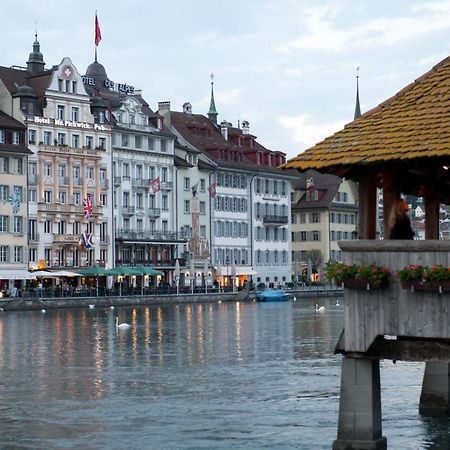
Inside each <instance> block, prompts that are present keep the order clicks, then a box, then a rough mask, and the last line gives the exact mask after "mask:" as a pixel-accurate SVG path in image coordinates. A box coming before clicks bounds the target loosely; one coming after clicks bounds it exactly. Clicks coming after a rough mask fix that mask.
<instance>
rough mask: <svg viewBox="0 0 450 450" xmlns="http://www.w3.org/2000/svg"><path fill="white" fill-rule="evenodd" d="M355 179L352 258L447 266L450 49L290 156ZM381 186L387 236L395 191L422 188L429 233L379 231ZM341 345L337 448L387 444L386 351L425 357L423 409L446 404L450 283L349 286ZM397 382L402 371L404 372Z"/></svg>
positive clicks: (389, 355) (295, 165)
mask: <svg viewBox="0 0 450 450" xmlns="http://www.w3.org/2000/svg"><path fill="white" fill-rule="evenodd" d="M283 168H284V169H297V170H299V171H301V172H302V171H306V170H308V169H316V170H318V171H320V172H322V173H332V174H335V175H339V176H340V177H343V178H347V179H351V180H354V181H356V182H358V183H359V240H356V241H343V242H340V243H339V245H340V247H341V249H342V254H343V259H344V261H345V262H348V263H358V264H366V263H367V264H369V263H374V264H377V265H384V266H386V267H388V268H389V269H390V270H391V271H392V272H397V271H398V270H400V269H402V268H404V267H406V266H408V265H410V264H422V265H426V266H432V265H443V266H445V267H450V241H442V240H439V209H440V204H442V203H443V204H449V203H450V170H449V168H450V57H449V58H446V59H445V60H443V61H442V62H440V63H439V64H437V65H436V66H435V67H433V69H432V70H430V71H429V72H427V73H426V74H424V75H423V76H421V77H420V78H418V79H417V80H415V82H413V83H411V84H409V85H408V86H406V87H405V88H404V89H402V90H401V91H400V92H398V93H397V94H396V95H395V96H393V97H392V98H389V99H388V100H386V101H385V102H383V103H382V104H380V105H379V106H378V107H376V108H374V109H372V110H370V111H368V112H366V113H365V114H363V115H362V116H360V117H359V118H358V119H356V120H354V121H353V122H351V123H350V124H348V125H346V126H345V128H344V129H343V130H341V131H339V132H337V133H335V134H334V135H333V136H330V137H328V138H326V139H325V140H323V141H322V142H319V143H318V144H316V145H315V146H314V147H312V148H310V149H308V150H306V151H305V152H304V153H301V154H299V155H298V156H297V157H295V158H293V159H291V160H290V161H288V162H287V163H286V164H285V165H284V166H283ZM377 188H381V189H382V192H383V203H384V208H383V211H384V236H388V228H387V224H388V213H389V211H390V210H391V207H392V205H393V201H394V199H395V198H397V196H398V195H399V194H408V195H414V196H417V197H423V199H424V202H425V240H422V241H404V240H376V222H377ZM344 304H345V319H344V330H343V333H342V335H341V338H340V340H339V342H338V343H337V346H336V351H337V352H340V353H342V354H343V355H344V358H343V362H342V375H341V396H340V406H339V424H338V435H337V439H336V440H335V441H334V443H333V448H334V449H385V448H387V443H386V439H385V438H384V437H383V436H382V427H381V399H380V373H379V361H380V359H392V360H405V361H425V362H426V363H427V364H426V369H425V374H424V381H423V386H422V394H421V399H420V408H421V412H422V413H425V414H426V413H430V412H433V413H436V412H438V413H444V414H448V413H449V398H450V389H449V385H450V384H449V380H450V378H449V374H450V291H445V290H443V289H442V288H441V289H434V290H430V291H419V290H414V289H413V290H411V289H405V288H403V287H402V286H401V285H400V283H399V282H397V281H393V282H391V283H390V285H389V287H387V288H386V289H372V290H367V289H361V290H356V289H344ZM399 383H401V380H399Z"/></svg>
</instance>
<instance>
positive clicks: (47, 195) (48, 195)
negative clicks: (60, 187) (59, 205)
mask: <svg viewBox="0 0 450 450" xmlns="http://www.w3.org/2000/svg"><path fill="white" fill-rule="evenodd" d="M44 202H45V203H51V202H52V191H44Z"/></svg>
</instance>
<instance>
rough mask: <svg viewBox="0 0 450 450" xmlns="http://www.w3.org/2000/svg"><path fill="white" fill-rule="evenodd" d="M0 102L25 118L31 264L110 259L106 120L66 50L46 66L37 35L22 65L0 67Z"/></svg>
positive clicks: (75, 264)
mask: <svg viewBox="0 0 450 450" xmlns="http://www.w3.org/2000/svg"><path fill="white" fill-rule="evenodd" d="M0 91H1V93H2V95H1V104H0V108H1V109H2V110H3V111H5V112H6V113H8V114H10V115H12V116H14V117H15V118H16V119H17V120H19V121H20V122H22V123H24V124H25V126H26V128H27V145H28V147H29V148H30V150H31V151H32V153H33V154H32V155H30V157H29V161H28V185H29V186H28V208H29V222H28V237H29V265H30V267H31V268H34V267H40V268H44V267H49V268H68V267H71V268H81V267H86V266H94V265H109V266H111V265H112V263H113V258H112V257H113V255H112V252H111V250H110V247H109V246H110V243H111V242H112V223H113V221H112V218H113V214H112V196H111V184H110V180H111V173H112V172H111V171H112V152H111V127H110V125H109V124H108V123H107V122H106V121H105V120H104V117H103V116H96V115H94V114H93V113H92V106H93V105H92V104H91V98H90V96H89V95H88V94H87V92H86V90H85V89H84V85H83V81H82V77H81V76H80V74H79V73H78V71H77V69H76V67H75V66H74V64H73V63H72V61H71V60H70V58H67V57H66V58H63V60H62V61H61V63H60V64H58V65H56V66H53V67H52V69H50V70H45V68H44V63H43V58H42V54H41V53H40V51H39V43H38V42H37V38H36V41H35V43H34V45H33V52H32V53H31V54H30V58H29V60H28V62H27V67H26V68H4V67H2V68H0Z"/></svg>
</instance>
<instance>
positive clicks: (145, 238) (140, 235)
mask: <svg viewBox="0 0 450 450" xmlns="http://www.w3.org/2000/svg"><path fill="white" fill-rule="evenodd" d="M187 240H188V237H187V236H186V234H185V233H177V232H175V231H151V230H143V231H134V230H133V231H131V230H123V229H121V228H119V229H117V230H116V241H135V242H136V241H138V242H187Z"/></svg>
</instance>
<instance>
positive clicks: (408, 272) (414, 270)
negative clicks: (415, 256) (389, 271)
mask: <svg viewBox="0 0 450 450" xmlns="http://www.w3.org/2000/svg"><path fill="white" fill-rule="evenodd" d="M424 271H425V267H423V266H421V265H417V264H410V265H409V266H406V267H404V268H403V269H400V270H399V271H398V272H397V277H398V278H399V279H400V281H421V280H422V279H423V276H424Z"/></svg>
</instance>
